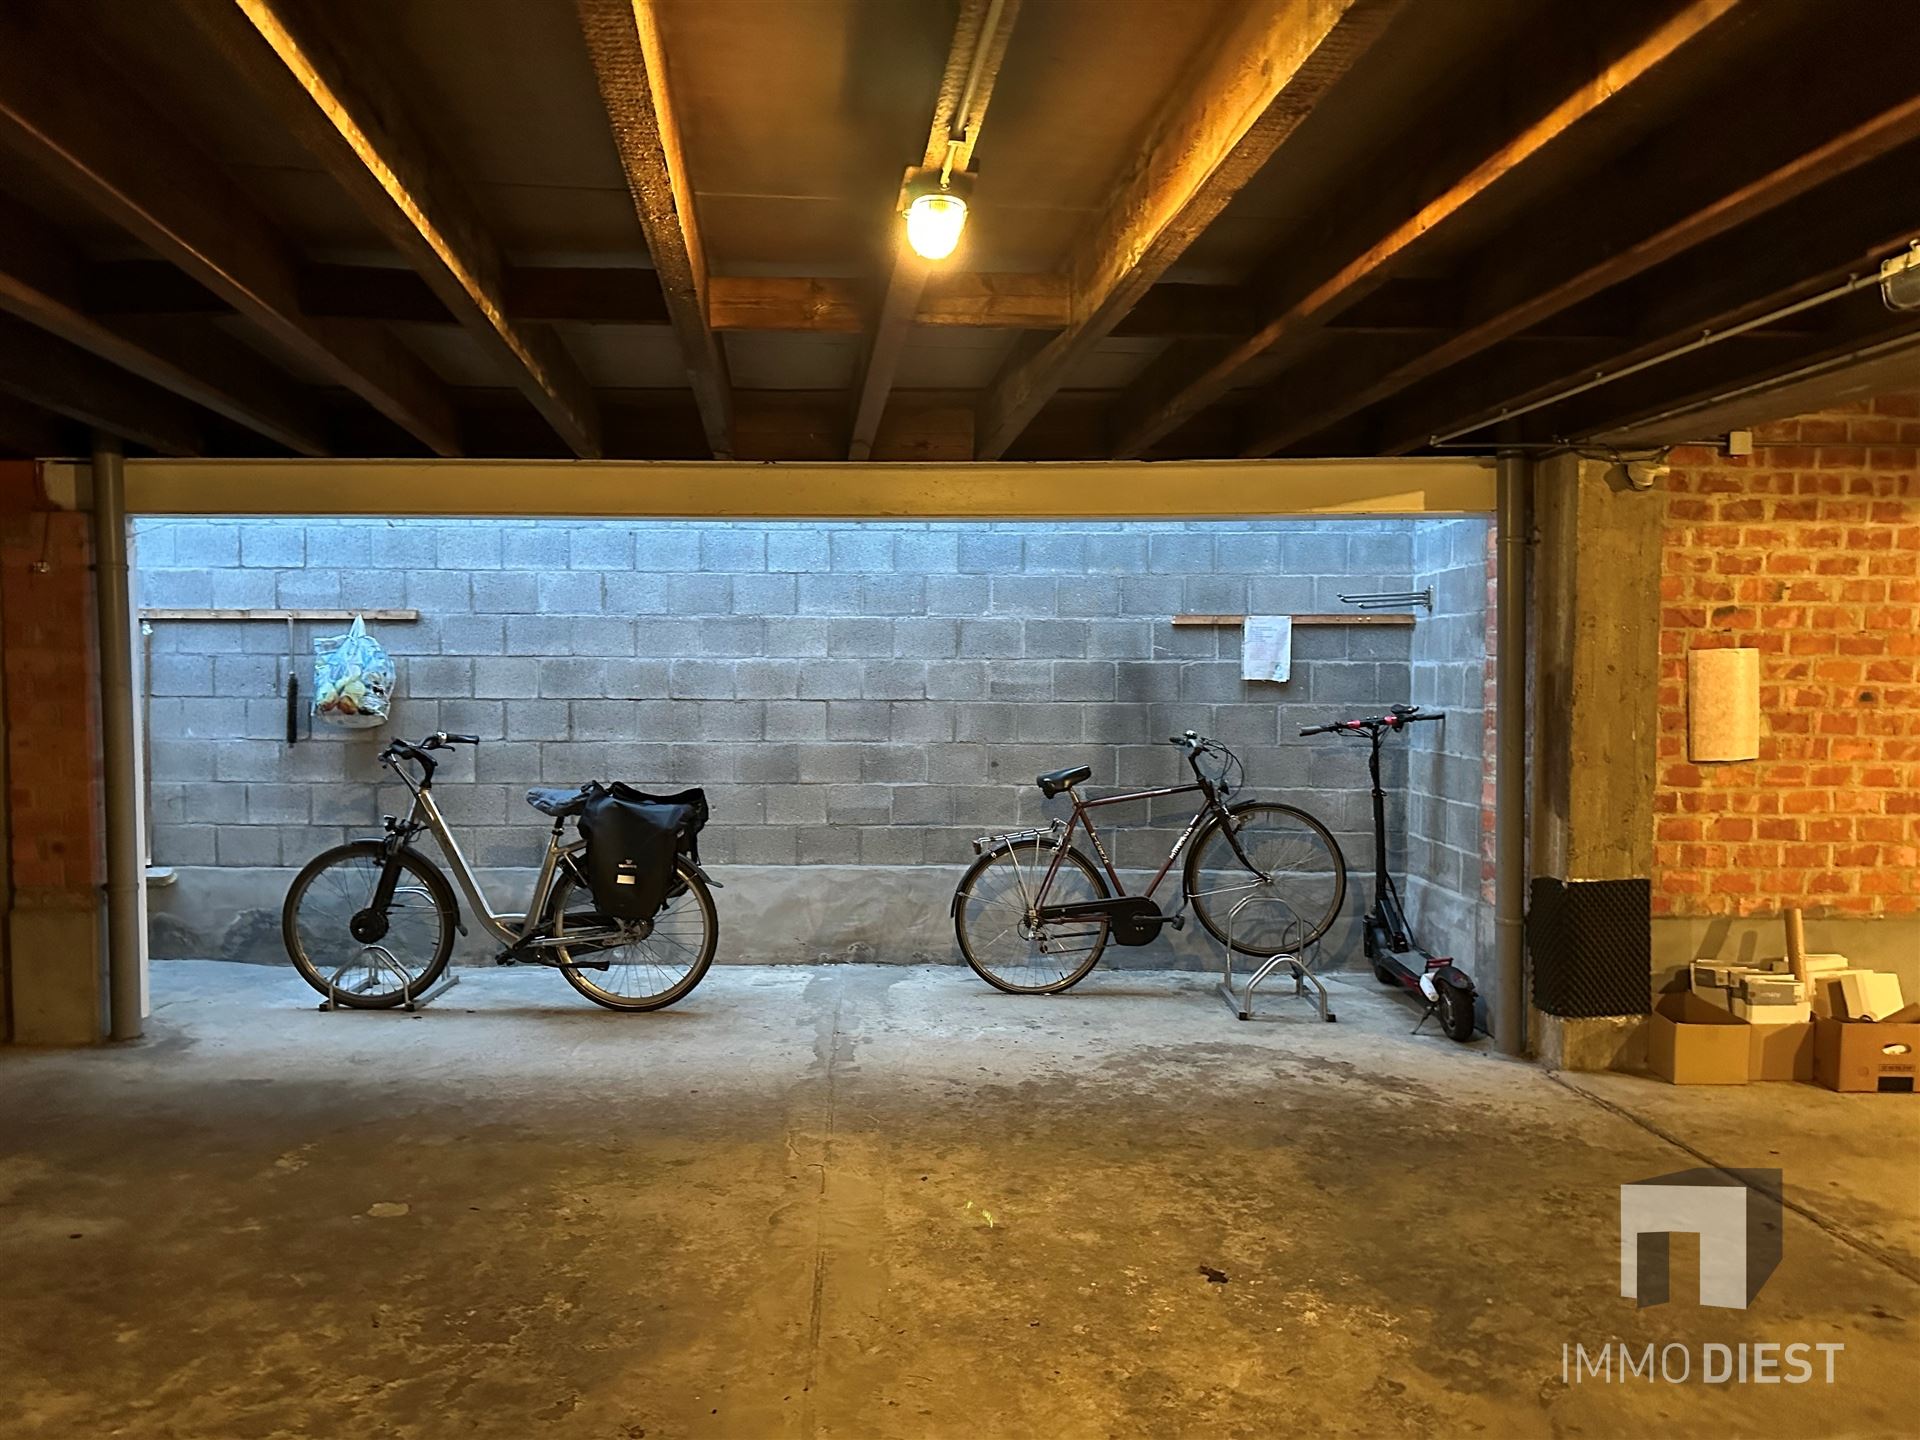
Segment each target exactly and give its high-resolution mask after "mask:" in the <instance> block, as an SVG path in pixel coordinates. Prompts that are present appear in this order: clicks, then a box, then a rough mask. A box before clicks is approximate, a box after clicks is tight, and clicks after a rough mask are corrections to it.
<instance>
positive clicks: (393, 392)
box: [0, 7, 460, 455]
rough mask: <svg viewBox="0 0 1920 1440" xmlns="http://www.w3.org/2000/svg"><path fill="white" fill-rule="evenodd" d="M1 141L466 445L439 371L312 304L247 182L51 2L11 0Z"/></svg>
mask: <svg viewBox="0 0 1920 1440" xmlns="http://www.w3.org/2000/svg"><path fill="white" fill-rule="evenodd" d="M0 138H4V139H6V140H7V141H8V142H9V143H10V144H11V145H12V146H13V147H14V149H15V150H16V151H18V152H19V153H20V154H22V155H24V156H25V157H27V158H28V159H29V160H30V161H32V162H33V163H34V164H35V165H36V166H37V167H38V168H39V169H40V170H41V171H42V172H43V173H44V174H46V175H47V176H48V177H49V178H50V179H52V180H53V181H55V182H56V183H57V184H59V185H60V186H61V187H63V188H64V189H66V190H67V191H68V192H69V193H71V194H73V195H75V196H77V197H78V198H79V199H81V200H82V201H84V202H85V203H86V204H88V205H90V206H91V207H93V208H94V209H96V210H98V211H99V212H100V213H101V214H103V215H105V216H107V217H108V218H110V219H111V220H113V221H114V222H116V223H117V224H119V225H121V226H122V227H123V228H125V229H126V230H127V231H128V232H129V233H130V234H132V235H134V236H135V237H136V238H138V239H140V240H142V241H144V242H145V243H146V244H147V245H148V246H150V247H151V248H152V249H154V250H156V251H158V252H159V253H160V254H161V255H162V256H164V257H165V258H166V259H168V260H170V261H171V262H173V263H174V264H175V265H178V266H179V267H180V268H181V269H183V270H184V271H186V272H187V273H188V274H189V275H191V276H192V277H193V278H194V279H195V280H196V281H198V282H199V283H200V284H202V285H204V286H205V287H206V288H208V289H209V290H211V291H212V292H214V293H215V294H217V295H219V296H220V297H221V299H223V300H224V301H225V302H226V303H227V304H229V305H231V306H232V307H233V308H234V309H235V310H236V311H237V312H238V313H239V314H241V315H242V316H244V317H245V318H246V319H247V320H248V321H250V322H251V323H252V324H254V325H256V326H258V327H259V328H260V329H261V330H262V331H263V332H265V333H266V334H268V335H270V336H271V337H272V338H273V340H274V341H276V342H277V343H278V344H280V345H283V346H285V347H286V348H287V349H288V350H290V351H292V352H293V353H295V354H297V355H299V356H300V357H301V358H302V359H304V360H305V361H306V362H307V363H308V364H311V365H312V366H314V367H315V368H316V369H318V370H320V371H321V372H323V373H324V374H326V375H328V376H329V377H330V378H331V379H333V380H334V381H336V382H337V383H339V384H341V385H344V386H345V387H346V388H348V389H349V390H351V391H353V392H354V393H355V394H357V395H359V396H360V397H361V398H362V399H363V400H365V401H366V402H367V403H368V404H370V405H372V406H373V407H374V408H375V409H377V410H379V411H380V412H381V413H382V414H384V415H386V416H387V417H389V418H390V419H391V420H392V421H393V422H394V423H395V424H397V425H398V426H400V427H401V428H402V429H403V430H405V431H407V432H408V433H409V434H410V435H413V436H414V437H416V438H417V439H418V440H419V441H420V442H421V443H422V444H424V445H426V446H427V447H428V448H429V449H431V450H433V451H434V452H436V453H438V454H442V455H457V454H459V453H460V447H459V439H458V435H457V433H456V431H455V429H454V423H453V404H452V401H451V399H450V398H449V396H448V393H447V390H446V387H445V386H444V385H442V384H441V383H440V381H439V380H438V379H437V378H436V377H435V376H434V374H433V373H432V371H430V370H429V369H428V368H427V367H426V366H425V365H424V364H423V363H422V362H421V361H419V360H418V359H417V358H415V357H414V356H413V355H412V354H411V353H410V352H408V351H407V350H406V349H405V348H403V347H402V346H401V345H400V344H399V343H398V342H397V341H395V340H394V339H393V337H392V336H390V335H387V334H385V333H384V332H383V331H381V330H379V329H377V328H375V327H371V326H365V325H354V324H348V323H344V322H340V321H329V320H321V319H318V318H316V317H314V316H312V315H309V314H307V313H306V312H305V311H304V310H303V309H302V308H301V306H300V302H299V295H298V288H297V279H296V277H297V267H296V263H295V257H294V256H293V254H292V252H291V251H290V250H289V249H288V248H287V246H286V244H285V243H284V242H283V240H282V239H281V237H280V236H279V235H278V234H276V233H275V232H274V230H273V228H272V226H271V225H269V224H268V223H267V221H266V220H265V218H264V217H262V216H261V214H260V213H259V211H258V210H256V209H255V208H254V206H253V204H252V202H251V201H250V200H249V199H248V198H247V196H246V195H245V194H244V193H243V192H242V191H241V189H240V188H239V186H237V185H235V184H234V183H233V182H232V181H231V180H229V179H228V178H227V176H226V175H225V174H224V173H223V172H222V171H221V170H220V169H219V168H218V167H217V166H215V165H214V164H213V163H212V162H211V161H210V160H208V159H207V158H206V157H205V156H204V155H203V154H202V153H201V152H200V151H199V149H198V148H197V147H196V146H195V145H194V143H193V142H192V140H191V139H190V138H189V137H188V136H187V135H185V134H184V133H182V131H181V130H180V127H179V126H178V125H176V124H175V123H174V122H173V121H172V119H170V118H169V117H168V116H166V115H164V114H162V113H161V112H160V111H159V110H158V109H156V108H155V107H153V106H152V105H150V104H148V103H146V102H145V101H144V100H142V99H140V98H139V97H138V96H137V95H136V94H134V93H133V91H132V90H131V89H129V87H127V86H126V85H125V84H123V83H120V82H119V81H118V79H117V78H116V77H115V73H114V71H113V70H112V69H111V68H109V67H108V66H107V65H106V64H105V63H104V62H103V61H102V60H101V59H100V58H99V57H98V56H96V55H95V54H93V53H92V52H91V51H90V50H89V49H88V47H87V45H86V43H85V42H84V41H83V40H82V39H81V38H80V36H79V35H78V34H77V33H76V32H75V27H74V26H73V25H71V24H65V23H60V22H59V20H58V19H57V16H56V12H54V11H53V10H51V9H43V8H38V7H7V8H0Z"/></svg>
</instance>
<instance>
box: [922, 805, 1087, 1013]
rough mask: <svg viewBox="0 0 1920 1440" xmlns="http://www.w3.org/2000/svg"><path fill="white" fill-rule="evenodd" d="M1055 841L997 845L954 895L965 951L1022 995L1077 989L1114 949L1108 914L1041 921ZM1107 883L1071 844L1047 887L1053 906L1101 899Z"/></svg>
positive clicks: (978, 970) (996, 981) (985, 973)
mask: <svg viewBox="0 0 1920 1440" xmlns="http://www.w3.org/2000/svg"><path fill="white" fill-rule="evenodd" d="M1053 856H1054V850H1053V847H1052V846H1051V845H1042V844H1041V843H1040V842H1039V841H1038V840H1026V841H1021V842H1018V843H1016V844H1013V845H1009V846H1008V847H1007V848H1006V849H1004V850H990V851H988V852H987V853H986V854H985V855H982V856H981V857H980V858H979V859H978V860H976V861H974V862H973V865H972V866H971V867H970V868H969V869H968V870H967V873H966V874H965V875H963V876H961V877H960V887H959V889H958V890H956V891H955V892H954V896H953V929H954V934H955V935H956V936H958V937H959V940H960V953H961V954H962V955H964V956H966V957H967V964H969V965H971V966H972V967H973V969H974V973H975V974H977V975H978V976H979V977H980V978H981V979H982V980H984V981H986V982H987V983H988V984H989V985H992V986H995V987H997V988H998V989H1001V990H1005V991H1008V992H1010V993H1012V994H1015V995H1051V994H1057V993H1058V992H1060V991H1062V990H1067V989H1071V988H1072V987H1073V986H1075V985H1077V984H1079V983H1080V982H1081V981H1082V980H1084V979H1085V978H1086V976H1087V972H1088V971H1089V970H1091V969H1093V967H1094V966H1095V965H1096V964H1097V963H1098V962H1099V959H1100V952H1101V951H1102V950H1103V949H1105V948H1106V944H1107V930H1108V923H1107V921H1106V919H1105V917H1101V918H1098V919H1082V920H1051V921H1044V922H1043V921H1041V920H1040V919H1039V918H1038V915H1037V911H1038V910H1039V907H1040V903H1041V900H1042V896H1041V894H1040V887H1041V885H1042V884H1043V883H1044V882H1045V880H1046V878H1047V867H1048V866H1049V865H1051V864H1052V863H1053ZM1107 893H1108V891H1107V883H1106V881H1105V880H1103V879H1101V878H1100V872H1099V871H1097V870H1095V869H1094V868H1093V865H1092V863H1091V862H1090V861H1088V859H1087V858H1086V856H1084V855H1082V854H1081V853H1080V852H1079V851H1077V850H1074V849H1072V848H1069V849H1068V850H1067V851H1066V853H1065V854H1064V855H1062V856H1061V857H1060V868H1059V870H1058V871H1057V872H1055V874H1054V877H1053V883H1052V885H1050V886H1048V887H1047V890H1046V895H1045V897H1044V898H1045V901H1046V903H1047V904H1048V905H1070V904H1073V903H1074V902H1076V901H1081V900H1101V899H1105V898H1106V896H1107Z"/></svg>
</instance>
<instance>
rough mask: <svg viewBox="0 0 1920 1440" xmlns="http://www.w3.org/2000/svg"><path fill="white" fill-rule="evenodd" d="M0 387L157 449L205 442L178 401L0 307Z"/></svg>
mask: <svg viewBox="0 0 1920 1440" xmlns="http://www.w3.org/2000/svg"><path fill="white" fill-rule="evenodd" d="M0 391H5V392H6V393H7V394H9V395H12V396H14V397H15V398H16V399H19V400H24V401H26V402H27V403H28V404H30V405H35V406H38V407H39V408H40V409H42V410H48V411H51V412H52V413H53V414H55V415H64V416H66V417H67V419H69V420H75V421H78V422H79V423H80V424H82V425H85V426H86V427H87V428H88V429H89V430H104V431H106V432H107V433H108V434H110V435H118V436H119V437H120V438H121V439H122V440H125V441H128V442H129V443H132V444H136V445H145V446H146V447H148V448H149V449H152V450H157V451H159V452H160V453H161V454H162V455H198V454H200V453H201V452H202V451H203V450H204V449H205V447H206V430H205V427H204V426H203V424H202V423H201V417H200V412H199V411H197V410H196V409H194V407H193V406H191V405H189V404H187V402H186V401H184V400H182V399H180V398H179V397H178V396H176V395H171V394H169V393H168V392H167V391H165V390H162V389H160V387H159V386H157V385H149V384H148V383H147V382H146V381H144V380H138V379H135V378H134V377H133V376H132V375H129V374H128V373H127V372H126V371H124V370H122V369H120V368H119V367H118V366H116V365H110V364H108V363H107V362H106V361H105V360H102V359H100V358H98V357H97V356H94V355H89V354H88V353H87V352H86V351H84V350H82V349H81V348H80V347H79V346H77V345H70V344H68V343H67V342H66V341H65V340H61V339H57V338H56V337H54V336H52V335H49V334H48V333H47V332H46V331H44V330H42V329H40V327H39V326H37V325H29V324H28V323H27V322H26V321H24V320H16V319H14V318H13V317H12V316H11V315H0Z"/></svg>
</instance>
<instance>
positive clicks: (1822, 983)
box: [1812, 970, 1864, 1020]
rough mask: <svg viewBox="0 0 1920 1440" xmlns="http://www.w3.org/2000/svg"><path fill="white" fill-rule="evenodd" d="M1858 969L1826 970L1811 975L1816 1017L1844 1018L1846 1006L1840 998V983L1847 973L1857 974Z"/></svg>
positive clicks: (1860, 972)
mask: <svg viewBox="0 0 1920 1440" xmlns="http://www.w3.org/2000/svg"><path fill="white" fill-rule="evenodd" d="M1862 973H1864V972H1862V971H1859V970H1827V971H1823V972H1821V973H1820V974H1818V975H1815V976H1813V977H1812V980H1813V1013H1814V1017H1815V1018H1816V1019H1820V1018H1827V1019H1837V1020H1844V1019H1845V1018H1846V1006H1845V1005H1844V1004H1843V1003H1842V1001H1841V998H1840V986H1841V983H1842V982H1843V981H1844V980H1845V979H1846V978H1847V976H1849V975H1859V974H1862Z"/></svg>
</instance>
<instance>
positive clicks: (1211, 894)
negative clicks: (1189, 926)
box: [1186, 800, 1347, 956]
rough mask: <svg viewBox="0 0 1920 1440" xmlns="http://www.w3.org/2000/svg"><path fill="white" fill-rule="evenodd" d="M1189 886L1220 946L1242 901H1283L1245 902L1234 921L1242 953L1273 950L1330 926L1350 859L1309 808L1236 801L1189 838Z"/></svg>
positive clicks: (1303, 942)
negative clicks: (1266, 899)
mask: <svg viewBox="0 0 1920 1440" xmlns="http://www.w3.org/2000/svg"><path fill="white" fill-rule="evenodd" d="M1228 826H1231V827H1232V828H1231V832H1230V831H1229V829H1228ZM1236 842H1238V843H1237V848H1236ZM1243 854H1244V856H1245V859H1244V860H1243V859H1242V858H1241V857H1242V855H1243ZM1248 861H1251V862H1252V865H1253V869H1251V870H1249V869H1248V868H1247V862H1248ZM1186 887H1187V896H1188V898H1189V899H1191V900H1192V902H1193V913H1194V914H1195V915H1198V916H1199V917H1200V923H1201V924H1202V925H1204V926H1206V927H1207V931H1208V933H1210V934H1211V935H1212V936H1213V938H1214V939H1216V940H1218V941H1219V942H1220V943H1221V944H1222V945H1225V944H1226V943H1228V942H1227V932H1228V929H1229V926H1228V919H1229V917H1230V916H1231V915H1232V914H1233V907H1234V906H1236V905H1238V904H1239V903H1240V902H1241V901H1243V900H1246V899H1247V898H1248V897H1250V896H1259V897H1267V896H1271V897H1274V898H1275V899H1278V900H1281V901H1284V902H1285V904H1284V905H1262V904H1259V903H1255V904H1251V905H1248V906H1247V907H1246V909H1244V910H1242V911H1241V912H1240V914H1239V916H1238V917H1237V918H1235V919H1234V920H1233V922H1232V926H1231V929H1232V932H1233V942H1232V943H1233V948H1234V949H1235V950H1238V951H1239V952H1240V953H1241V954H1243V955H1253V956H1269V955H1278V954H1280V953H1282V952H1283V951H1286V952H1292V951H1296V950H1299V949H1302V948H1304V947H1305V946H1307V945H1311V944H1312V943H1313V942H1314V941H1315V940H1318V939H1319V938H1320V937H1321V936H1322V935H1324V934H1326V933H1327V931H1328V930H1329V929H1330V928H1331V927H1332V925H1333V922H1334V918H1335V917H1336V916H1337V915H1339V913H1340V906H1341V904H1342V903H1343V902H1344V901H1345V900H1346V898H1347V862H1346V859H1345V858H1344V857H1343V856H1342V855H1341V854H1340V846H1339V843H1338V842H1337V841H1335V840H1334V838H1333V834H1332V832H1331V831H1329V830H1328V829H1327V827H1326V826H1324V825H1322V824H1321V823H1320V822H1319V821H1318V820H1316V819H1314V818H1313V816H1311V815H1309V814H1307V812H1306V811H1304V810H1297V809H1295V808H1294V807H1293V806H1291V805H1276V804H1273V803H1272V802H1270V801H1266V800H1249V801H1246V802H1245V803H1243V804H1240V805H1235V806H1234V807H1233V808H1232V810H1231V811H1229V812H1228V815H1227V820H1226V823H1224V824H1223V823H1222V821H1221V820H1220V818H1219V817H1218V816H1216V817H1215V818H1214V819H1212V820H1210V821H1208V822H1207V824H1206V826H1205V827H1204V828H1203V829H1202V830H1201V831H1200V833H1199V835H1197V836H1196V837H1194V842H1193V849H1192V850H1191V851H1190V852H1188V855H1187V869H1186Z"/></svg>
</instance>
